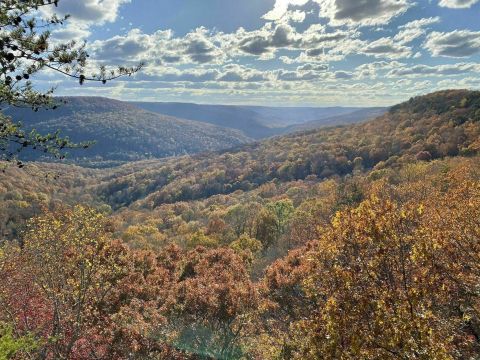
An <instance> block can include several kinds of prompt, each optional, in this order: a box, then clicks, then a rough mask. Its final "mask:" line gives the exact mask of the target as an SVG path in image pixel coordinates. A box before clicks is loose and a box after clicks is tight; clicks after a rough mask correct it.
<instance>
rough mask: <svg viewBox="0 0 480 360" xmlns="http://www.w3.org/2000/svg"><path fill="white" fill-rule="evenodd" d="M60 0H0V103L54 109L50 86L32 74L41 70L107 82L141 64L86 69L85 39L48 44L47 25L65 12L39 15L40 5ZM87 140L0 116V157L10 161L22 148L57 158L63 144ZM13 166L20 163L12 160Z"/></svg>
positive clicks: (52, 24)
mask: <svg viewBox="0 0 480 360" xmlns="http://www.w3.org/2000/svg"><path fill="white" fill-rule="evenodd" d="M59 1H61V0H2V1H1V2H0V29H1V33H0V106H2V107H4V106H20V107H30V108H32V109H33V110H35V111H37V110H38V109H40V108H42V107H46V108H50V109H56V108H57V106H58V104H57V103H56V102H55V101H54V100H53V98H52V95H53V92H54V88H51V89H49V90H47V91H43V92H42V91H38V90H36V89H35V88H34V86H33V83H32V81H31V77H32V76H33V75H35V74H37V73H39V72H41V71H44V70H51V71H54V72H57V73H60V74H63V75H65V76H68V77H71V78H74V79H76V80H78V81H79V83H80V84H83V83H84V82H85V81H100V82H102V83H103V84H105V83H106V82H107V81H110V80H113V79H116V78H118V77H120V76H124V75H132V74H134V73H135V72H136V71H138V70H139V69H140V68H141V66H142V64H140V65H138V66H136V67H132V68H126V67H119V68H118V69H116V70H111V69H107V68H106V67H104V66H100V67H99V68H98V70H97V71H95V72H94V73H92V74H87V65H88V61H87V60H88V57H89V55H88V53H87V51H86V50H85V44H77V43H76V42H75V41H70V42H66V43H61V44H53V42H52V41H51V32H50V31H51V29H52V28H54V27H56V26H61V25H63V24H64V22H65V21H67V19H68V16H65V17H62V18H59V17H57V16H55V15H53V16H50V17H45V18H40V17H39V14H41V12H39V10H41V9H42V8H43V7H52V6H57V5H58V2H59ZM88 146H89V144H88V143H82V144H74V143H72V142H70V141H69V140H68V139H66V138H61V137H60V136H59V134H58V133H53V134H46V135H41V134H38V133H37V132H35V131H32V132H28V133H27V132H25V131H23V130H22V127H21V125H20V124H18V123H15V122H13V121H12V120H11V119H9V118H6V117H5V116H0V155H1V157H0V159H1V158H3V160H7V161H12V160H13V159H15V158H16V156H17V155H18V154H19V153H20V152H21V151H23V150H25V149H32V150H36V151H43V152H44V153H48V154H51V155H53V156H55V157H58V158H62V157H63V156H64V155H63V154H62V152H63V150H64V149H67V148H78V147H88ZM17 165H18V166H20V167H21V166H23V164H22V163H21V162H20V161H18V160H17Z"/></svg>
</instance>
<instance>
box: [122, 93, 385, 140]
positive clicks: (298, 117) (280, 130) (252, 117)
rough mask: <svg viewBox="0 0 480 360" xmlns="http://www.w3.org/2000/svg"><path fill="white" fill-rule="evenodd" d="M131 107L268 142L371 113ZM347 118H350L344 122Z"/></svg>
mask: <svg viewBox="0 0 480 360" xmlns="http://www.w3.org/2000/svg"><path fill="white" fill-rule="evenodd" d="M131 104H133V105H135V106H138V107H140V108H142V109H145V110H148V111H152V112H156V113H159V114H165V115H170V116H175V117H180V118H184V119H190V120H194V121H202V122H206V123H209V124H214V125H218V126H222V127H228V128H232V129H237V130H240V131H242V132H243V133H244V134H245V135H246V136H248V137H251V138H254V139H264V138H267V137H270V136H274V135H279V134H284V133H288V132H292V131H296V130H297V129H296V128H295V126H296V125H301V124H304V123H309V122H311V125H310V127H309V128H316V127H322V126H325V125H338V124H345V123H352V122H355V121H356V119H357V117H349V115H350V114H354V113H356V112H358V111H365V112H368V111H369V109H370V108H358V107H267V106H240V105H200V104H192V103H172V102H132V103H131ZM374 109H378V108H374ZM385 111H386V109H385ZM376 114H378V112H377V113H376ZM343 116H345V117H347V119H343V118H342V117H343ZM374 116H375V115H374ZM323 119H325V120H326V121H325V124H324V123H322V120H323ZM360 120H364V117H362V116H360Z"/></svg>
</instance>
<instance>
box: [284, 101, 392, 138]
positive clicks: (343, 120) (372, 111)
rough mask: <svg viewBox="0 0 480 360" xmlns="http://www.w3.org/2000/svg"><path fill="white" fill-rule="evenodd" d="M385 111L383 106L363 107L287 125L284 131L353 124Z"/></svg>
mask: <svg viewBox="0 0 480 360" xmlns="http://www.w3.org/2000/svg"><path fill="white" fill-rule="evenodd" d="M387 111H388V109H387V108H383V107H378V108H364V109H360V110H356V111H353V112H350V113H346V114H341V115H335V116H331V117H327V118H324V119H320V120H313V121H308V122H306V123H303V124H299V125H293V126H289V127H288V128H286V131H285V132H287V133H289V132H296V131H307V130H315V129H318V128H320V127H323V126H336V125H348V124H355V123H359V122H362V121H366V120H370V119H374V118H376V117H378V116H381V115H383V114H385V113H386V112H387Z"/></svg>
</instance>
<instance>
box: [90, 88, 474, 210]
mask: <svg viewBox="0 0 480 360" xmlns="http://www.w3.org/2000/svg"><path fill="white" fill-rule="evenodd" d="M478 150H480V92H473V91H466V90H455V91H444V92H439V93H434V94H430V95H426V96H423V97H418V98H413V99H411V100H410V101H408V102H405V103H403V104H400V105H398V106H395V107H393V108H392V109H391V110H390V111H389V112H388V113H386V114H385V115H383V116H381V117H378V118H376V119H374V120H371V121H368V122H366V123H363V124H356V125H349V126H340V127H332V128H326V129H320V130H314V131H309V132H305V133H297V134H293V135H288V136H282V137H276V138H272V139H269V140H266V141H263V142H260V143H254V144H248V145H245V146H243V147H241V148H240V149H238V150H234V151H225V152H222V153H219V154H217V155H208V156H202V155H199V156H195V157H184V158H177V159H173V160H167V161H161V162H160V161H150V162H145V163H132V164H127V165H125V166H123V167H120V168H117V169H115V170H114V171H113V173H111V174H109V175H108V176H107V177H106V178H105V181H100V182H99V186H98V189H97V191H98V194H100V195H101V196H102V197H103V198H104V199H105V200H106V201H107V202H108V203H110V204H111V205H112V206H114V207H118V206H125V205H128V204H131V203H132V202H134V201H137V200H140V201H141V202H140V203H139V204H138V205H139V206H145V207H155V206H158V205H160V204H164V203H174V202H176V201H187V200H192V199H202V198H207V197H209V196H212V195H216V194H229V193H233V192H234V191H236V190H251V189H254V188H256V187H258V186H260V185H262V184H265V183H267V182H269V181H272V180H275V179H277V180H279V181H294V180H299V179H306V178H307V177H309V176H314V177H317V178H320V179H322V178H328V177H331V176H338V175H339V176H343V175H347V174H351V173H353V172H354V171H355V170H362V169H374V170H378V171H381V169H382V168H384V167H385V166H395V164H402V163H406V162H407V163H408V162H413V161H415V160H417V159H418V160H422V161H428V160H431V159H437V158H443V157H447V156H456V155H459V154H461V155H470V154H475V153H477V152H478ZM142 184H144V185H142ZM139 187H140V188H141V191H138V189H139Z"/></svg>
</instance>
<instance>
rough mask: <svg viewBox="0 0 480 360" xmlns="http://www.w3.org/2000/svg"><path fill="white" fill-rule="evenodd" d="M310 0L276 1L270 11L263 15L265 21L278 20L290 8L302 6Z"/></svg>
mask: <svg viewBox="0 0 480 360" xmlns="http://www.w3.org/2000/svg"><path fill="white" fill-rule="evenodd" d="M309 1H310V0H276V1H275V5H274V7H273V9H272V10H271V11H269V12H268V13H266V14H265V15H263V18H264V19H265V20H273V21H275V20H280V19H281V18H282V17H284V16H285V14H286V13H287V11H288V8H289V7H290V6H303V5H305V4H307V3H308V2H309Z"/></svg>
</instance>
